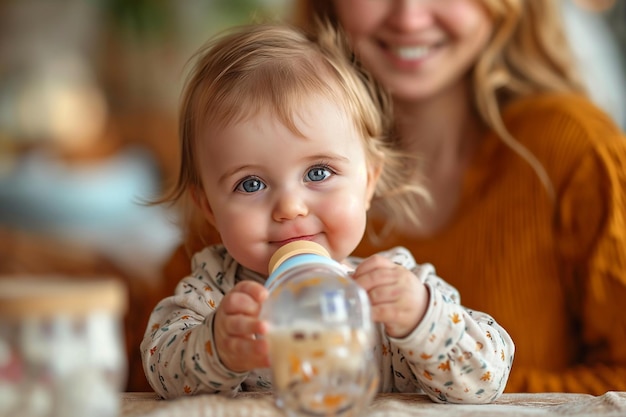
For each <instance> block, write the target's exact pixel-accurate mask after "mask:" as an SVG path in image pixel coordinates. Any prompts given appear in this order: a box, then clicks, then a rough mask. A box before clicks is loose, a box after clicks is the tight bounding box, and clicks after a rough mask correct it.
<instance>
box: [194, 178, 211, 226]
mask: <svg viewBox="0 0 626 417" xmlns="http://www.w3.org/2000/svg"><path fill="white" fill-rule="evenodd" d="M190 193H191V198H192V199H193V202H194V204H195V205H196V207H198V208H199V209H200V211H201V212H202V214H203V215H204V218H205V219H206V220H207V221H208V222H209V224H210V225H211V226H213V227H215V215H214V214H213V210H211V205H210V204H209V200H208V199H207V197H206V193H205V192H204V189H203V188H202V187H197V186H191V188H190Z"/></svg>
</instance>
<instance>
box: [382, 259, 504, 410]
mask: <svg viewBox="0 0 626 417" xmlns="http://www.w3.org/2000/svg"><path fill="white" fill-rule="evenodd" d="M393 251H394V252H396V254H403V255H402V256H401V257H399V256H398V255H396V256H395V257H394V260H398V259H399V258H405V259H406V261H405V262H402V263H401V264H402V265H404V266H405V267H408V268H409V269H411V270H412V271H413V272H414V273H415V275H416V276H417V277H418V279H420V280H421V281H422V282H423V283H424V284H425V285H426V287H427V288H428V290H429V293H430V300H429V306H428V308H427V311H426V314H425V316H424V318H423V319H422V321H421V322H420V324H419V325H418V326H417V327H416V328H415V330H414V331H413V332H412V333H411V334H409V335H408V336H407V337H405V338H402V339H396V338H389V340H390V342H391V349H392V354H393V358H392V366H393V367H394V375H395V378H396V381H395V385H396V387H397V388H399V390H401V391H403V390H409V389H407V388H404V389H403V388H402V387H403V386H404V387H406V386H407V385H408V381H409V380H411V381H412V383H413V384H415V386H416V388H419V389H421V391H423V392H425V393H426V394H427V395H428V396H429V397H430V398H431V399H432V400H433V401H435V402H439V403H489V402H492V401H494V400H495V399H496V398H498V397H499V396H500V394H502V392H503V390H504V388H505V386H506V382H507V380H508V377H509V374H510V371H511V365H512V362H513V356H514V352H515V346H514V344H513V341H512V340H511V337H510V336H509V334H508V333H507V332H506V330H504V329H503V328H502V327H501V326H500V325H499V324H498V323H497V322H496V321H495V320H494V319H493V318H492V317H491V316H490V315H488V314H485V313H482V312H479V311H473V310H470V309H467V308H465V307H463V306H462V305H461V303H460V302H461V300H460V295H459V293H458V291H457V290H456V289H455V288H454V287H452V286H451V285H449V284H448V283H447V282H446V281H444V280H443V279H441V278H440V277H438V276H437V275H436V273H435V268H434V267H433V266H432V265H430V264H423V265H415V264H414V261H412V256H411V255H410V253H409V252H408V250H406V249H404V248H395V249H394V250H393ZM397 263H400V262H397ZM407 367H408V368H409V369H408V370H409V375H406V373H407V372H406V368H407ZM403 368H404V370H403ZM413 390H415V388H414V389H413Z"/></svg>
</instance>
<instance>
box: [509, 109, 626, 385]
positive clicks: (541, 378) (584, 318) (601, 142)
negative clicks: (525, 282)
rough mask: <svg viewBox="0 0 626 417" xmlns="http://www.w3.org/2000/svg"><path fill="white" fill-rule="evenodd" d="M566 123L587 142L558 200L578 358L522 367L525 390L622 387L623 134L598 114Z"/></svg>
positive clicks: (625, 334)
mask: <svg viewBox="0 0 626 417" xmlns="http://www.w3.org/2000/svg"><path fill="white" fill-rule="evenodd" d="M570 128H571V129H572V130H571V131H568V132H567V133H568V134H569V135H571V136H585V137H586V138H587V141H588V143H589V144H590V145H589V147H588V149H586V150H585V152H583V153H582V155H581V157H580V158H579V160H578V161H577V163H576V164H573V165H572V167H571V175H568V176H566V178H567V180H566V181H564V182H563V183H562V184H560V188H559V190H558V202H557V204H558V214H557V234H558V247H559V251H560V256H561V258H562V260H563V262H562V264H563V268H565V269H567V271H566V272H567V274H566V275H565V276H568V277H571V278H570V279H569V280H567V281H565V282H564V283H563V284H564V287H565V289H566V291H567V292H568V295H569V300H570V309H571V314H572V316H573V317H575V319H576V322H575V323H574V324H575V325H576V326H577V331H578V332H579V339H580V340H581V341H582V346H576V347H574V348H573V350H575V351H577V352H578V355H579V357H580V361H579V363H578V364H577V365H576V366H575V367H571V368H569V369H567V370H565V371H560V372H558V373H556V372H549V371H540V370H532V369H527V370H525V372H524V375H523V376H522V375H521V374H520V375H518V377H523V378H525V384H524V385H525V387H526V388H527V390H529V391H566V392H593V393H603V392H605V391H607V390H626V348H625V346H626V314H624V312H623V309H624V306H623V304H624V302H625V301H626V138H624V137H623V135H622V133H621V132H619V131H618V130H617V129H616V128H615V127H614V126H612V125H611V124H607V123H600V122H599V121H598V120H596V121H594V124H592V125H591V124H590V125H583V124H580V125H577V126H575V127H570ZM547 302H549V300H547Z"/></svg>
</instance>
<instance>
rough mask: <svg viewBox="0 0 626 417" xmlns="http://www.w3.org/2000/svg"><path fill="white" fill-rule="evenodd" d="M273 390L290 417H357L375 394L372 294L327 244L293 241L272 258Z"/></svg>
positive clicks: (266, 309) (268, 306)
mask: <svg viewBox="0 0 626 417" xmlns="http://www.w3.org/2000/svg"><path fill="white" fill-rule="evenodd" d="M269 270H270V276H269V278H268V279H267V281H266V284H265V285H266V287H267V288H268V290H269V297H268V299H267V300H266V302H265V303H264V305H263V309H262V312H261V317H262V318H263V319H264V320H266V321H268V323H269V324H270V330H269V332H268V334H267V338H268V342H269V347H270V361H271V368H272V384H273V389H274V393H275V396H276V402H277V404H278V406H279V407H281V408H283V409H284V410H285V412H286V413H287V414H288V415H289V416H346V417H347V416H358V415H361V411H363V409H364V408H365V407H366V406H367V405H368V404H369V403H370V402H371V400H372V398H373V397H374V395H375V394H376V391H377V388H378V369H377V366H376V365H375V363H374V361H373V336H374V325H373V323H372V321H371V313H370V304H369V299H368V297H367V293H366V292H365V291H364V290H363V289H362V288H361V287H359V286H358V285H357V284H356V283H355V282H354V281H353V280H352V279H351V278H350V276H349V274H348V272H347V270H346V269H345V268H344V267H343V266H342V265H341V264H339V263H338V262H336V261H334V260H332V259H331V258H330V256H329V254H328V252H327V251H326V249H324V248H323V247H322V246H320V245H318V244H316V243H314V242H310V241H296V242H291V243H289V244H287V245H285V246H283V247H281V248H280V249H279V250H278V251H277V252H276V253H275V254H274V256H273V257H272V259H271V260H270V265H269Z"/></svg>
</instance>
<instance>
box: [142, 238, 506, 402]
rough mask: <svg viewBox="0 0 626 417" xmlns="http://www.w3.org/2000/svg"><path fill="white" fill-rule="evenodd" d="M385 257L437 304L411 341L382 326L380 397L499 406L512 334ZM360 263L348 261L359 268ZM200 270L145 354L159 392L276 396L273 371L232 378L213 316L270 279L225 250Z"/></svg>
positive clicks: (394, 256)
mask: <svg viewBox="0 0 626 417" xmlns="http://www.w3.org/2000/svg"><path fill="white" fill-rule="evenodd" d="M381 255H383V256H385V257H387V258H389V259H391V260H392V261H393V262H395V263H397V264H399V265H402V266H404V267H405V268H407V269H410V270H411V271H412V272H413V273H414V274H415V275H416V276H417V278H418V279H420V280H421V281H422V282H423V283H424V284H425V285H426V286H427V287H428V289H429V292H430V301H429V306H428V309H427V311H426V314H425V316H424V318H423V320H422V322H421V323H420V324H419V325H418V326H417V327H416V328H415V330H414V331H413V332H412V333H411V334H409V335H408V336H407V337H405V338H402V339H396V338H391V337H388V336H387V335H385V332H384V328H383V326H382V325H378V326H377V327H376V333H377V342H376V346H375V350H374V357H375V358H376V361H377V365H378V369H379V372H380V385H379V391H380V392H424V393H426V394H427V395H428V396H429V397H430V398H431V399H432V400H433V401H435V402H441V403H446V402H451V403H488V402H491V401H493V400H495V399H496V398H497V397H498V396H499V395H500V394H501V393H502V392H503V390H504V387H505V385H506V381H507V379H508V376H509V372H510V370H511V365H512V362H513V355H514V350H515V348H514V344H513V341H512V340H511V338H510V336H509V335H508V333H507V332H506V331H505V330H504V329H503V328H502V327H501V326H499V325H498V324H497V323H496V321H495V320H494V319H493V318H492V317H490V316H489V315H487V314H485V313H482V312H479V311H472V310H469V309H467V308H465V307H463V306H462V305H461V304H460V296H459V294H458V292H457V291H456V289H454V288H453V287H451V286H450V285H449V284H447V283H446V282H445V281H444V280H443V279H441V278H439V277H438V276H437V275H436V273H435V269H434V268H433V266H432V265H430V264H422V265H418V264H417V263H416V262H415V260H414V259H413V257H412V255H411V254H410V253H409V252H408V251H407V250H406V249H405V248H402V247H397V248H393V249H391V250H389V251H385V252H382V253H381ZM359 262H360V259H358V258H348V259H347V260H346V263H347V264H349V265H350V266H351V267H353V268H355V267H356V266H357V265H358V263H359ZM192 271H193V272H192V274H191V275H190V276H188V277H186V278H184V279H183V280H181V281H180V283H179V284H178V286H177V288H176V290H175V293H174V295H172V296H170V297H167V298H165V299H163V300H162V301H161V302H159V303H158V305H157V306H156V308H155V309H154V311H153V312H152V314H151V316H150V320H149V323H148V327H147V329H146V333H145V336H144V340H143V342H142V344H141V354H142V358H143V364H144V371H145V373H146V377H147V379H148V381H149V382H150V384H151V386H152V387H153V389H154V390H155V391H156V392H157V393H158V394H159V395H160V396H161V397H163V398H175V397H179V396H182V395H193V394H200V393H214V394H222V395H229V396H234V395H236V393H237V392H238V391H240V390H243V391H266V390H271V388H272V384H271V376H270V370H269V369H262V370H254V371H251V372H246V373H237V372H232V371H230V370H229V369H227V368H226V367H225V366H224V365H223V364H222V363H221V362H220V360H219V358H218V357H217V354H216V352H215V348H214V346H215V343H214V340H213V317H214V313H215V309H216V308H217V306H218V305H219V303H220V302H221V300H222V298H223V297H224V294H226V293H227V292H228V291H230V290H231V289H232V288H233V287H234V286H235V284H236V283H237V282H239V281H241V280H245V279H249V280H254V281H257V282H260V283H264V281H265V277H263V276H261V275H259V274H257V273H255V272H252V271H250V270H248V269H246V268H244V267H242V266H241V265H239V264H238V263H237V262H236V261H235V260H234V259H233V258H232V257H231V256H230V255H229V254H228V252H226V250H225V248H224V247H223V246H222V245H216V246H211V247H207V248H205V249H203V250H202V251H200V252H198V253H197V254H195V255H194V257H193V259H192Z"/></svg>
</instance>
